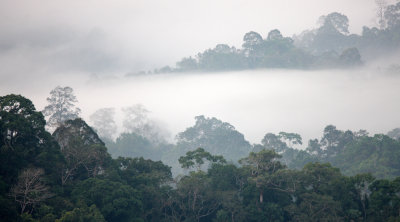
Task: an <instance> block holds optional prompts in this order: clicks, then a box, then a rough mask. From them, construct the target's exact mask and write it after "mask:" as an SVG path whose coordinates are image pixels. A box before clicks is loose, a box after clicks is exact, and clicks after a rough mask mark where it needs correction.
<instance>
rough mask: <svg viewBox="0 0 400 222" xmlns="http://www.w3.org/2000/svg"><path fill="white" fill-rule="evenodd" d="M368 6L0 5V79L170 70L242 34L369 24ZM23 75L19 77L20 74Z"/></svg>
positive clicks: (321, 1) (292, 1)
mask: <svg viewBox="0 0 400 222" xmlns="http://www.w3.org/2000/svg"><path fill="white" fill-rule="evenodd" d="M374 8H375V3H374V0H302V1H299V0H280V1H276V0H275V1H270V0H197V1H191V0H143V1H142V0H130V1H128V0H112V1H110V0H79V1H78V0H76V1H75V0H68V1H67V0H40V1H31V0H0V29H1V35H0V66H1V67H0V75H3V76H4V75H16V74H17V75H22V74H21V73H27V72H29V73H30V74H31V75H34V73H45V72H47V73H70V72H84V73H86V72H88V73H126V72H135V71H139V70H142V69H144V70H148V69H154V68H159V67H160V66H163V65H174V64H175V62H176V61H177V60H179V59H180V58H182V57H184V56H190V55H195V54H196V53H198V52H200V51H203V50H205V49H207V48H211V47H214V46H215V45H216V44H219V43H226V44H229V45H234V46H236V47H238V48H240V47H241V43H242V37H243V35H244V34H245V33H246V32H248V31H256V32H259V33H260V34H261V35H263V36H266V35H267V33H268V32H269V31H270V30H271V29H275V28H278V29H279V30H281V32H282V33H283V35H285V36H292V35H293V34H298V33H300V32H301V31H303V30H305V29H312V28H315V27H316V21H317V20H318V17H319V16H321V15H326V14H329V13H330V12H334V11H337V12H340V13H343V14H345V15H347V16H348V17H349V20H350V31H351V32H353V33H360V32H361V28H362V26H363V25H367V26H373V25H374V24H375V19H374V17H375V11H374V10H375V9H374ZM24 75H25V74H24Z"/></svg>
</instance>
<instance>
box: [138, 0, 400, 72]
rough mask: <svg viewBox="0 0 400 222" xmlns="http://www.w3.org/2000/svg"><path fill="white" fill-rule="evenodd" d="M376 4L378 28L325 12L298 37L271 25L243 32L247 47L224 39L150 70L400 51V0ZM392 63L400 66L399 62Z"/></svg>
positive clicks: (331, 62)
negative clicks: (357, 29) (356, 27)
mask: <svg viewBox="0 0 400 222" xmlns="http://www.w3.org/2000/svg"><path fill="white" fill-rule="evenodd" d="M376 3H377V20H378V24H377V27H367V26H363V29H362V33H361V34H354V33H350V31H349V22H350V21H349V19H348V17H347V16H346V15H344V14H342V13H339V12H332V13H329V14H327V15H322V16H321V17H320V18H319V19H318V21H317V23H318V26H317V27H316V28H313V29H310V30H304V31H303V32H301V33H300V34H297V35H293V36H292V37H287V36H284V35H283V34H282V33H281V32H280V31H279V29H273V30H270V31H269V32H268V34H267V35H266V36H264V37H263V36H262V35H261V34H259V33H258V32H255V31H250V32H247V33H246V34H245V35H244V36H243V43H242V46H241V48H236V47H234V46H229V45H227V44H218V45H216V46H215V47H214V48H210V49H207V50H205V51H203V52H199V53H197V54H196V55H195V56H189V57H184V58H182V59H181V60H180V61H178V62H176V65H175V66H174V67H171V66H165V67H162V68H160V69H155V70H154V71H148V72H147V73H168V72H207V71H211V72H215V71H231V70H248V69H265V68H283V69H308V70H309V69H338V68H339V69H340V68H351V67H359V66H360V65H362V64H364V63H367V62H371V61H374V60H376V59H385V58H387V57H391V56H395V55H396V54H398V52H399V46H400V38H399V33H400V16H399V14H400V2H397V3H393V4H388V3H387V2H386V1H376ZM293 19H296V18H293ZM390 68H391V69H396V70H398V68H399V67H398V65H394V67H390ZM145 73H146V72H145V71H141V72H139V73H138V74H145Z"/></svg>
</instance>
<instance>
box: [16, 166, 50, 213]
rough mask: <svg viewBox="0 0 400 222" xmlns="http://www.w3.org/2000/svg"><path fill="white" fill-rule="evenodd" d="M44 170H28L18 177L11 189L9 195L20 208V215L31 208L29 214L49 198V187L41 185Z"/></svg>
mask: <svg viewBox="0 0 400 222" xmlns="http://www.w3.org/2000/svg"><path fill="white" fill-rule="evenodd" d="M43 175H44V170H43V169H39V168H28V169H25V170H23V171H22V172H21V174H20V175H19V176H18V181H17V184H16V185H14V186H13V187H12V188H11V192H10V195H11V196H12V197H14V199H15V201H16V202H18V203H19V204H20V206H21V214H22V213H24V212H25V211H26V210H27V207H31V209H30V211H29V212H30V213H32V211H33V208H34V207H35V205H37V204H38V203H40V202H42V201H44V200H46V199H48V198H50V197H52V196H53V194H51V193H50V191H49V187H48V186H46V185H45V184H44V183H43Z"/></svg>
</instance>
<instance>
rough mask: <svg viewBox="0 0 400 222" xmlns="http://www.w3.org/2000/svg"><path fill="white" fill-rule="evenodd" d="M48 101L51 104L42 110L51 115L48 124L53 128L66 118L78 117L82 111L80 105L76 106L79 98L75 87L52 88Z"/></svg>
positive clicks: (46, 114)
mask: <svg viewBox="0 0 400 222" xmlns="http://www.w3.org/2000/svg"><path fill="white" fill-rule="evenodd" d="M47 102H48V103H49V105H47V106H46V107H45V108H44V110H43V111H42V112H43V114H44V115H45V116H49V119H48V121H47V125H48V126H49V127H51V128H57V127H58V126H60V125H61V124H62V123H63V122H65V121H66V120H71V119H76V118H78V116H79V113H80V112H81V110H80V109H79V108H78V107H75V103H76V102H78V100H77V99H76V96H75V95H74V94H73V89H72V88H71V87H68V86H66V87H61V86H57V87H56V88H54V89H53V90H51V92H50V97H48V98H47Z"/></svg>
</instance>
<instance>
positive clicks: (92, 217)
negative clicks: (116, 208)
mask: <svg viewBox="0 0 400 222" xmlns="http://www.w3.org/2000/svg"><path fill="white" fill-rule="evenodd" d="M105 221H106V220H105V219H104V217H103V215H102V214H101V213H100V211H99V209H98V208H97V207H96V205H94V204H92V205H91V206H90V207H88V206H87V205H86V204H85V203H84V202H83V201H80V202H78V206H77V207H76V208H74V209H73V210H72V211H67V212H64V213H63V215H62V217H61V218H60V219H58V220H56V222H105Z"/></svg>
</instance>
